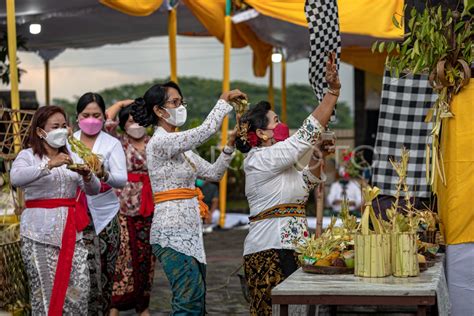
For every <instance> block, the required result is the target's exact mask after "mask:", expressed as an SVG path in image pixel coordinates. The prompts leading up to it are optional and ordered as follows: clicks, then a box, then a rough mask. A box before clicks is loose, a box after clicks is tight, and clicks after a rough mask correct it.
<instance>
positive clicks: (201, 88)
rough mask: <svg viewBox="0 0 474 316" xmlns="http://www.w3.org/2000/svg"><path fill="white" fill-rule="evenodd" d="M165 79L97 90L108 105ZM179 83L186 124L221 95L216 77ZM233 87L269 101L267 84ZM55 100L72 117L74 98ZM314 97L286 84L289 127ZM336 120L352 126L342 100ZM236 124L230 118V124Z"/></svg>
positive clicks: (277, 93) (300, 119) (298, 122)
mask: <svg viewBox="0 0 474 316" xmlns="http://www.w3.org/2000/svg"><path fill="white" fill-rule="evenodd" d="M166 80H167V79H159V80H154V81H149V82H144V83H140V84H126V85H121V86H118V87H114V88H108V89H105V90H102V91H99V92H98V93H99V94H101V95H102V96H103V97H104V99H105V101H106V103H107V104H108V105H111V104H113V103H114V102H116V101H119V100H123V99H134V98H137V97H139V96H143V94H144V93H145V91H146V90H147V89H148V88H149V87H151V86H152V85H153V84H156V83H162V82H165V81H166ZM179 85H180V87H181V89H182V91H183V93H184V98H185V100H186V101H187V103H188V122H189V123H188V125H187V126H185V127H184V128H188V127H189V126H190V122H191V121H192V120H193V119H199V120H203V119H204V118H205V117H206V116H207V114H209V111H210V110H211V109H212V107H213V106H214V104H215V103H216V101H217V99H218V98H219V96H220V94H221V87H222V83H221V81H219V80H213V79H203V78H198V77H181V78H179ZM231 87H232V89H240V90H242V91H243V92H245V93H246V94H247V95H248V97H249V101H250V103H251V104H250V106H252V104H256V103H257V102H259V101H262V100H268V90H267V87H266V86H263V85H255V84H251V83H248V82H243V81H234V82H232V83H231ZM280 96H281V91H280V90H279V89H275V104H276V109H275V110H276V112H277V113H281V97H280ZM78 98H79V97H78V96H77V97H75V98H74V99H75V100H74V101H71V100H66V99H54V100H53V104H56V105H60V106H63V107H64V108H65V110H66V112H67V113H68V115H69V116H70V117H71V118H73V119H75V116H76V115H75V112H76V111H75V108H76V100H77V99H78ZM316 102H317V101H316V98H315V96H314V93H313V91H312V90H311V88H310V86H309V85H301V84H299V85H296V84H295V85H289V86H288V87H287V104H288V105H287V112H288V125H289V126H290V128H298V127H299V126H300V125H301V123H302V122H303V121H304V119H305V118H306V117H307V116H308V115H309V113H310V112H311V111H312V110H313V109H314V106H315V104H316ZM337 117H338V120H337V122H336V123H335V124H334V126H333V127H334V128H352V126H353V117H352V114H351V109H350V108H349V107H348V106H347V105H346V104H345V103H339V104H338V107H337ZM234 123H235V121H234V117H231V123H230V124H231V126H233V124H234Z"/></svg>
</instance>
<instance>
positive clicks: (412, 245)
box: [387, 148, 422, 277]
mask: <svg viewBox="0 0 474 316" xmlns="http://www.w3.org/2000/svg"><path fill="white" fill-rule="evenodd" d="M409 158H410V154H409V152H408V151H407V150H406V149H405V148H403V149H402V153H401V159H400V161H393V160H390V163H391V164H392V166H393V168H394V170H395V172H396V173H397V175H398V179H399V180H398V183H397V193H396V196H395V198H396V199H395V202H394V203H393V205H392V207H391V208H390V209H388V210H387V217H388V218H389V221H390V227H391V235H392V271H393V275H394V276H396V277H410V276H418V275H419V274H420V268H419V260H418V259H419V257H418V245H417V238H418V236H417V231H418V227H419V225H420V222H421V219H422V218H421V216H420V213H418V212H417V211H416V210H415V208H414V206H413V204H412V199H411V192H410V190H409V187H408V185H407V172H408V161H409ZM402 192H403V195H404V199H405V206H404V207H403V208H401V207H400V206H399V201H400V198H401V193H402Z"/></svg>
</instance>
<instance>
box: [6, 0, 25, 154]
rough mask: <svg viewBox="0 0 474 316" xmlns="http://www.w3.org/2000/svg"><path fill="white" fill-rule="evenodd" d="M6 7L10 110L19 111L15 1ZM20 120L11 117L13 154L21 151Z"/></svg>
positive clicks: (9, 2) (14, 116) (17, 117)
mask: <svg viewBox="0 0 474 316" xmlns="http://www.w3.org/2000/svg"><path fill="white" fill-rule="evenodd" d="M6 5H7V36H8V62H9V63H10V98H11V105H12V110H20V93H19V91H18V66H17V63H16V20H15V0H6ZM19 124H20V118H19V116H18V113H15V114H14V115H13V133H14V138H13V144H14V150H15V153H18V152H19V151H20V150H21V137H20V134H19V132H20V125H19Z"/></svg>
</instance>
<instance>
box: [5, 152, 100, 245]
mask: <svg viewBox="0 0 474 316" xmlns="http://www.w3.org/2000/svg"><path fill="white" fill-rule="evenodd" d="M48 161H49V158H48V157H46V156H43V158H40V157H39V156H37V155H34V154H33V150H32V149H25V150H22V151H21V152H20V153H19V154H18V156H17V158H16V159H15V161H14V162H13V165H12V169H11V172H10V178H11V182H12V185H13V186H15V187H19V188H21V189H23V190H24V191H25V200H26V201H28V200H37V199H61V198H65V199H69V198H74V197H75V196H76V190H77V187H78V186H80V187H81V188H82V189H83V190H84V191H85V192H86V193H87V194H90V195H94V194H97V193H99V189H100V182H99V180H98V179H97V178H96V177H95V176H93V177H92V180H91V181H90V182H87V183H84V182H83V180H82V177H81V176H80V175H79V174H77V173H76V172H72V171H70V170H68V169H67V168H66V166H65V165H62V166H61V167H57V168H53V169H51V170H49V169H48ZM67 212H68V208H67V207H58V208H54V209H45V208H27V209H25V210H24V211H23V213H22V214H21V223H20V234H21V236H23V237H27V238H29V239H32V240H34V241H37V242H40V243H44V244H49V245H54V246H58V247H61V241H62V236H63V231H64V227H65V225H66V218H67ZM81 238H82V233H77V240H79V239H81Z"/></svg>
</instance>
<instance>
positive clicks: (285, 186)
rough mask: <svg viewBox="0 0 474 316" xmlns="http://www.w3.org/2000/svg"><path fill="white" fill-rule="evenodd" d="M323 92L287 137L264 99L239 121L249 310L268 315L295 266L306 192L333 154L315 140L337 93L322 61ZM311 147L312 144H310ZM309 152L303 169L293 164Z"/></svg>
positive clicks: (330, 69)
mask: <svg viewBox="0 0 474 316" xmlns="http://www.w3.org/2000/svg"><path fill="white" fill-rule="evenodd" d="M326 72H327V75H326V80H327V82H328V84H329V90H328V93H326V95H325V96H324V98H323V100H322V102H321V103H320V104H319V106H318V107H317V108H316V109H315V110H314V111H313V113H312V114H311V115H310V116H309V117H308V118H307V119H306V120H305V121H304V122H303V125H302V126H301V127H300V128H299V129H298V131H297V132H296V133H295V134H294V135H293V136H291V137H289V130H288V127H287V126H286V125H285V124H283V123H280V121H279V119H278V116H277V115H276V114H275V112H273V111H272V110H271V107H270V104H269V103H268V102H260V103H258V104H257V105H256V106H255V107H254V108H252V109H251V110H249V111H248V112H246V113H245V114H244V115H243V116H242V118H241V119H240V123H239V137H238V138H237V141H236V145H237V149H239V150H240V151H241V152H243V153H248V154H247V156H246V158H245V160H244V171H245V183H246V187H245V193H246V196H247V199H248V202H249V206H250V215H251V216H250V218H249V219H250V228H249V234H248V235H247V238H246V240H245V245H244V269H245V277H246V280H247V284H248V287H249V291H250V299H251V301H250V314H251V315H271V313H272V304H271V290H272V288H273V287H275V286H276V285H277V284H279V283H280V282H281V281H283V280H284V279H285V278H286V277H288V276H289V275H290V274H292V273H293V272H294V271H295V270H296V269H297V267H298V264H297V258H296V256H295V251H294V250H295V249H296V247H297V246H298V244H299V242H300V241H301V240H302V239H303V238H304V237H307V236H308V228H307V221H306V217H305V204H306V201H307V199H308V195H309V192H310V191H311V190H312V189H314V187H315V186H316V185H317V184H319V183H321V182H324V181H325V179H326V176H325V175H324V173H323V172H322V165H323V164H322V160H323V156H324V155H326V154H328V153H329V152H333V150H334V148H333V144H330V145H329V144H328V146H327V147H326V146H325V148H321V147H322V145H321V144H320V143H319V142H318V137H319V135H320V133H321V132H322V131H323V130H324V127H323V126H326V124H327V123H328V121H329V118H330V116H331V113H332V112H333V109H334V106H335V105H336V101H337V98H338V95H339V89H340V83H339V79H338V75H337V68H336V66H335V65H334V63H333V62H332V60H331V61H330V62H328V65H327V71H326ZM315 145H316V146H315ZM309 151H313V155H312V158H311V160H310V163H309V165H308V166H307V167H306V168H304V169H303V170H302V171H298V170H297V169H296V168H295V164H296V163H297V162H298V161H299V160H300V159H301V158H302V157H303V156H304V155H305V154H306V153H307V152H309Z"/></svg>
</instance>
